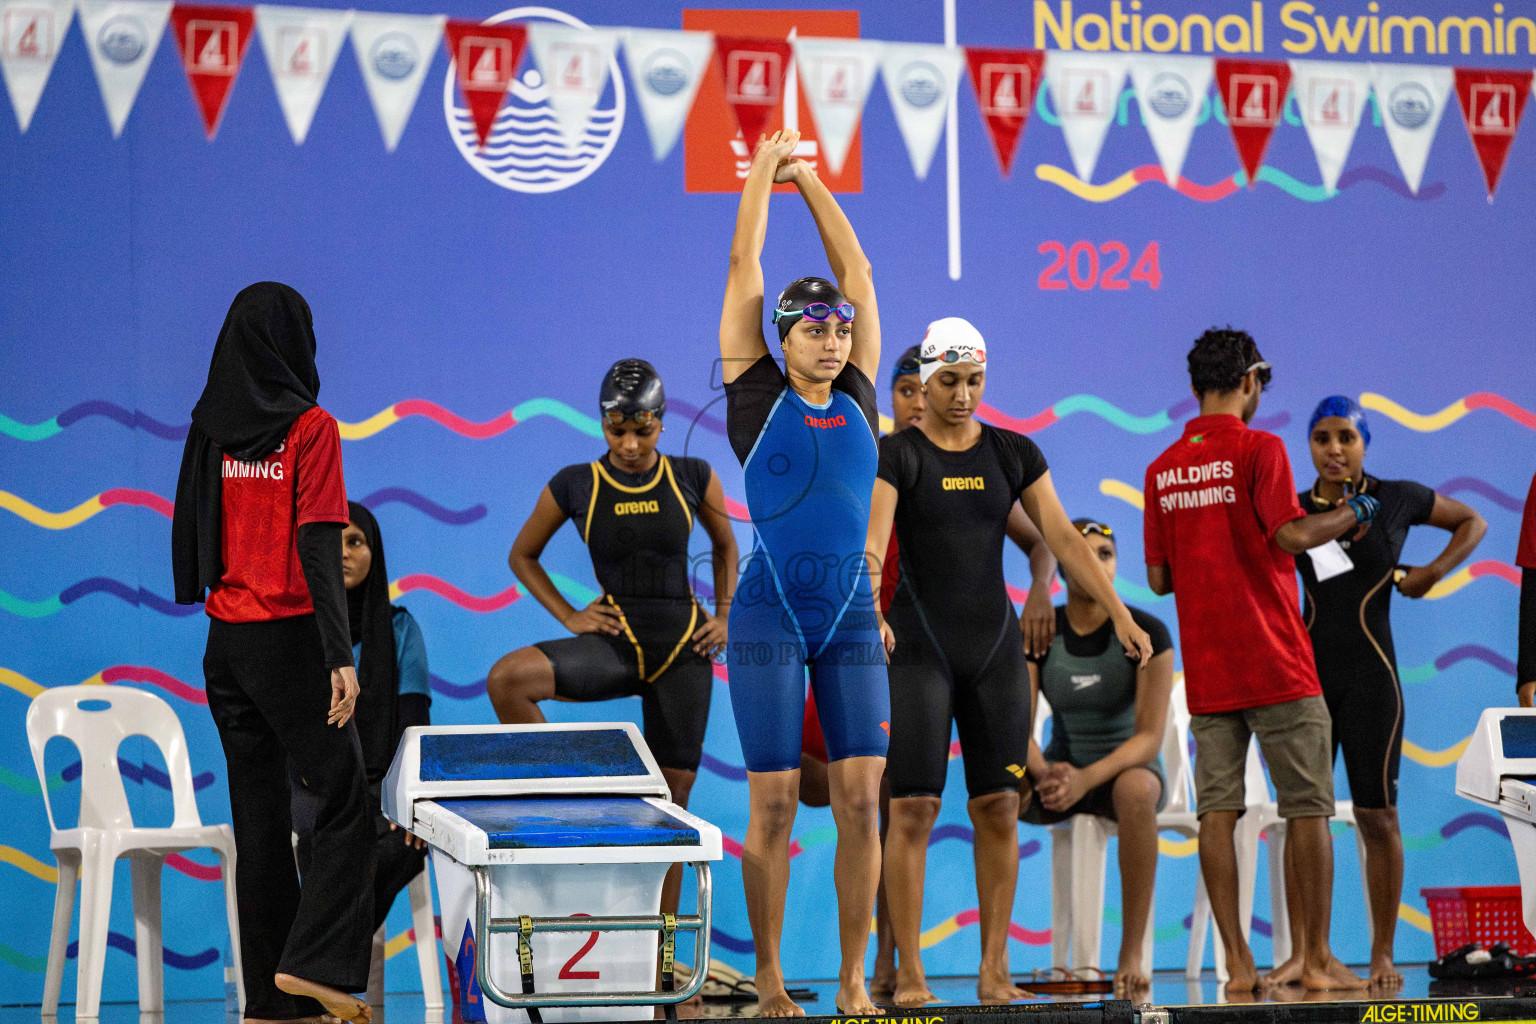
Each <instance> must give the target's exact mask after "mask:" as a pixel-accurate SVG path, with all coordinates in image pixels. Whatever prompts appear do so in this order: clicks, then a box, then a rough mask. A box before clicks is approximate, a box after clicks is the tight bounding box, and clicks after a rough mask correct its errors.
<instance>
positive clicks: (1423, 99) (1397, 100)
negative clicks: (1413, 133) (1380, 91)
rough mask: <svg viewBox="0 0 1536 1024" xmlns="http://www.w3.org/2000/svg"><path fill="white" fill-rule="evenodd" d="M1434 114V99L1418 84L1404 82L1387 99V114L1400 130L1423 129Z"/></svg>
mask: <svg viewBox="0 0 1536 1024" xmlns="http://www.w3.org/2000/svg"><path fill="white" fill-rule="evenodd" d="M1434 112H1435V101H1434V99H1433V98H1432V97H1431V96H1430V95H1429V90H1428V89H1426V88H1424V87H1423V86H1422V85H1420V84H1419V83H1418V82H1404V83H1403V84H1402V85H1400V86H1398V87H1397V88H1396V89H1393V90H1392V95H1391V96H1389V97H1388V98H1387V113H1388V114H1390V115H1391V116H1392V121H1393V123H1394V124H1396V125H1397V126H1398V127H1400V128H1409V129H1412V128H1422V127H1424V126H1425V125H1426V124H1428V123H1429V118H1430V115H1431V114H1433V113H1434Z"/></svg>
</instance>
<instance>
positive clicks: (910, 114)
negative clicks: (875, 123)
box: [880, 43, 965, 181]
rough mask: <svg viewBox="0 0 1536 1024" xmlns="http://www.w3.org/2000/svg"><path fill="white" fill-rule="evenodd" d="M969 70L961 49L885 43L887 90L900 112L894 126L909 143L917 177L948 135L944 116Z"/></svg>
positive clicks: (924, 174) (882, 67) (883, 67)
mask: <svg viewBox="0 0 1536 1024" xmlns="http://www.w3.org/2000/svg"><path fill="white" fill-rule="evenodd" d="M964 69H965V55H964V53H963V52H962V51H961V50H960V48H959V47H955V46H933V45H930V44H926V43H886V44H885V46H884V47H883V49H882V53H881V57H880V73H881V75H882V76H884V78H885V94H886V96H887V97H888V98H889V99H890V101H891V109H892V110H893V111H895V112H896V126H897V127H898V128H900V129H901V139H902V141H903V142H905V143H906V144H907V156H908V157H909V158H910V159H911V161H912V173H913V174H916V175H917V178H918V180H919V181H922V180H923V179H925V178H927V177H928V167H929V165H931V164H932V163H933V154H934V151H935V150H936V149H938V146H939V136H940V135H942V134H943V133H944V116H945V115H946V114H947V113H948V112H949V105H950V104H951V103H953V102H954V101H955V88H956V87H957V86H958V85H959V84H960V75H961V74H962V73H963V71H964Z"/></svg>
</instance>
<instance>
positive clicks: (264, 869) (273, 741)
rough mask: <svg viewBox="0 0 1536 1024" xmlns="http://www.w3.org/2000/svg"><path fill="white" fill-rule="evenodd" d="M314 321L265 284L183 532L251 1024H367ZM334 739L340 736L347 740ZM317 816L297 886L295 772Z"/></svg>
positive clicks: (359, 839)
mask: <svg viewBox="0 0 1536 1024" xmlns="http://www.w3.org/2000/svg"><path fill="white" fill-rule="evenodd" d="M319 390H320V378H319V374H318V373H317V372H316V370H315V334H314V326H313V320H312V318H311V315H310V311H309V305H308V304H307V303H306V302H305V301H304V299H303V297H302V296H301V295H299V293H298V292H296V291H294V290H293V289H292V288H289V287H288V286H287V285H282V284H275V283H273V282H270V281H268V282H262V283H260V284H254V285H251V286H250V287H249V288H247V289H245V290H244V291H242V292H241V293H240V294H239V295H237V296H236V297H235V301H234V303H233V304H231V306H230V308H229V314H228V316H227V317H225V320H224V327H223V329H222V330H221V331H220V332H219V339H218V342H217V343H216V344H215V346H214V350H213V362H212V365H211V366H210V367H209V369H208V383H207V385H206V386H205V387H204V389H203V394H202V397H201V398H200V399H199V400H198V403H197V405H196V407H194V408H193V410H192V427H191V430H190V431H189V433H188V435H187V443H186V448H185V450H184V451H183V453H182V462H181V477H180V480H179V481H178V482H177V485H176V512H175V517H174V519H173V522H172V528H171V546H172V563H173V569H174V572H175V577H176V600H177V601H179V602H181V603H183V604H192V603H194V602H196V601H199V600H204V593H205V591H206V602H205V606H206V610H207V612H208V616H209V620H210V621H209V627H208V647H207V651H206V653H205V654H204V656H203V675H204V677H205V679H206V681H207V693H208V709H209V711H210V712H212V714H213V720H214V724H215V725H217V726H218V730H219V738H220V740H221V741H222V742H223V745H224V757H225V761H226V763H227V766H228V772H229V803H230V813H231V816H232V818H233V823H234V832H235V848H236V853H237V862H238V865H239V868H238V871H237V873H236V893H237V896H238V900H239V906H240V951H241V959H242V964H241V966H242V970H243V973H244V977H245V992H246V1007H245V1014H246V1020H247V1022H252V1021H295V1020H309V1019H316V1020H318V1019H319V1017H320V1015H321V1013H322V1010H323V1011H325V1012H329V1013H331V1014H334V1015H335V1016H337V1017H340V1018H343V1019H346V1020H351V1021H358V1022H366V1021H368V1020H370V1019H371V1016H372V1015H371V1011H370V1010H369V1008H368V1004H367V1003H364V1002H363V1001H361V1000H359V999H356V998H354V997H352V996H350V995H348V994H347V993H348V992H358V991H362V990H363V989H364V988H365V987H366V985H367V983H368V961H369V955H370V952H371V948H370V946H371V937H372V927H371V922H372V920H373V876H374V858H375V855H374V841H373V815H372V814H371V813H370V810H369V797H368V784H367V776H366V774H365V771H364V764H363V756H362V750H361V747H360V745H359V742H358V732H357V728H356V726H355V725H354V724H353V723H352V714H353V710H354V704H355V703H356V701H357V698H358V692H359V689H358V681H357V673H356V671H355V670H354V668H353V667H352V643H351V639H350V636H349V629H348V625H347V606H346V597H345V590H344V588H343V583H342V572H341V534H342V530H343V528H344V527H345V525H346V523H347V518H348V512H347V499H346V489H345V486H344V484H343V481H342V472H341V438H340V435H339V433H338V432H337V428H336V421H335V420H334V419H332V418H331V416H330V414H329V413H327V412H326V411H325V410H323V409H321V408H320V407H319V406H318V405H317V404H316V395H317V394H318V393H319ZM332 727H334V728H332ZM290 771H292V772H293V773H295V774H297V775H300V776H302V777H303V778H304V779H305V780H306V782H307V784H308V786H309V787H310V789H311V791H312V792H313V793H314V799H315V800H316V803H317V807H316V815H315V829H314V837H313V852H312V862H311V869H310V871H309V872H308V873H307V875H306V877H305V884H304V886H303V888H302V889H301V888H300V886H299V880H298V875H297V873H296V871H295V870H294V863H293V851H292V846H291V839H290V836H291V832H292V819H291V816H290V811H289V773H290Z"/></svg>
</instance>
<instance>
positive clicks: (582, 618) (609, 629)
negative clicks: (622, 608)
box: [560, 597, 624, 636]
mask: <svg viewBox="0 0 1536 1024" xmlns="http://www.w3.org/2000/svg"><path fill="white" fill-rule="evenodd" d="M560 625H562V626H564V627H565V628H566V629H568V630H570V631H571V632H572V633H575V634H576V635H577V636H580V635H581V634H583V633H606V634H608V635H609V636H618V635H619V634H620V633H622V632H624V617H623V616H622V615H620V614H619V613H618V610H617V609H616V608H614V607H613V606H612V605H611V604H609V603H608V601H607V600H606V599H605V598H601V597H599V598H597V599H596V600H594V601H593V602H592V603H591V604H589V605H587V606H586V607H585V608H583V609H581V610H580V611H576V612H572V613H571V614H569V615H567V616H566V617H565V619H564V620H563V621H561V623H560Z"/></svg>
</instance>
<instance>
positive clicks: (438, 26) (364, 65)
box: [352, 11, 447, 153]
mask: <svg viewBox="0 0 1536 1024" xmlns="http://www.w3.org/2000/svg"><path fill="white" fill-rule="evenodd" d="M446 21H447V18H445V17H444V16H443V15H441V14H426V15H421V14H368V13H365V12H362V11H358V12H357V13H355V14H353V16H352V49H353V51H354V54H355V56H356V57H357V64H358V67H360V68H361V69H362V72H363V84H364V85H366V86H367V87H368V99H369V101H371V102H372V103H373V113H374V116H375V117H377V118H378V119H379V131H380V132H381V133H383V135H384V148H385V149H386V150H387V151H389V152H391V153H393V152H394V151H395V147H396V146H397V145H399V143H400V135H401V133H402V132H404V131H405V123H406V121H408V120H410V117H411V111H412V110H413V109H414V108H415V106H416V97H417V95H418V94H419V93H420V92H421V83H422V82H423V81H424V80H425V79H426V77H427V69H428V68H429V67H430V66H431V64H432V54H433V53H435V52H436V50H437V41H438V40H439V39H441V38H442V34H443V24H444V22H446Z"/></svg>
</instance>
